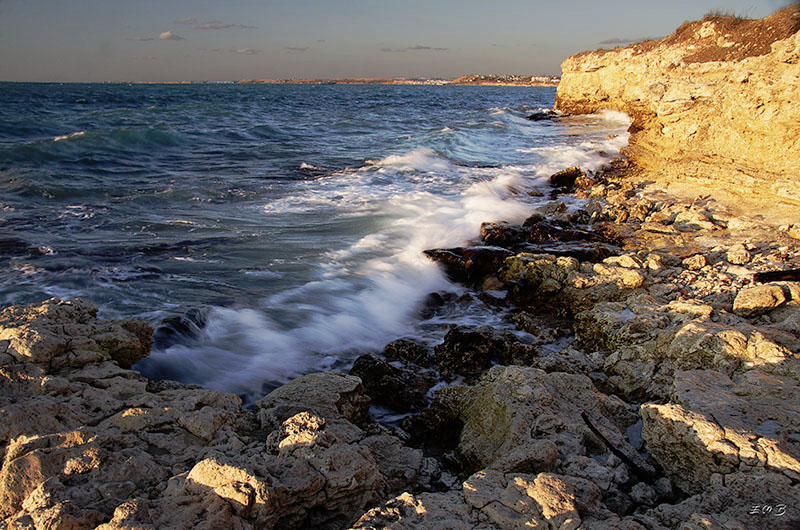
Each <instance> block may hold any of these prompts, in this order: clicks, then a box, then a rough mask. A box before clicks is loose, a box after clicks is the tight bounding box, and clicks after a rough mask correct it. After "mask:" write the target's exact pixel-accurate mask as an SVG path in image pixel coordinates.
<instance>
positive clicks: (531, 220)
mask: <svg viewBox="0 0 800 530" xmlns="http://www.w3.org/2000/svg"><path fill="white" fill-rule="evenodd" d="M544 220H545V216H544V215H542V214H540V213H535V214H533V215H531V216H530V217H528V218H527V219H525V221H523V222H522V226H523V227H527V226H533V225H535V224H536V223H540V222H542V221H544Z"/></svg>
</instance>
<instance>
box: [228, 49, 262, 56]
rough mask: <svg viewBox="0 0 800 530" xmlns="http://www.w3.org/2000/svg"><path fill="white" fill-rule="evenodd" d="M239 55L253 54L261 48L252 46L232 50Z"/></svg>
mask: <svg viewBox="0 0 800 530" xmlns="http://www.w3.org/2000/svg"><path fill="white" fill-rule="evenodd" d="M234 51H235V52H236V53H238V54H239V55H255V54H257V53H261V50H254V49H252V48H239V49H238V50H234Z"/></svg>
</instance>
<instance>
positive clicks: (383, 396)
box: [350, 354, 434, 412]
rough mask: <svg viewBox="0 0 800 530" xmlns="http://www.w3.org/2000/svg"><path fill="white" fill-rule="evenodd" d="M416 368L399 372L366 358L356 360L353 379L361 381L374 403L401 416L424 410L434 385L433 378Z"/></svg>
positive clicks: (379, 360) (406, 368) (398, 369)
mask: <svg viewBox="0 0 800 530" xmlns="http://www.w3.org/2000/svg"><path fill="white" fill-rule="evenodd" d="M416 368H417V369H415V368H414V367H413V366H404V367H403V368H397V367H396V366H392V365H391V364H389V363H388V362H386V361H383V360H381V359H379V358H377V357H375V356H374V355H370V354H366V355H362V356H360V357H359V358H358V359H356V361H355V362H354V363H353V367H352V368H351V369H350V375H355V376H356V377H359V378H360V379H361V381H362V383H363V385H364V393H365V394H367V395H368V396H369V397H370V398H371V399H372V402H373V403H375V404H378V405H382V406H384V407H387V408H389V409H392V410H396V411H398V412H411V411H416V410H420V409H422V408H424V407H425V405H426V403H427V400H426V399H425V393H426V392H427V391H428V389H429V388H430V387H432V386H433V383H434V381H433V378H432V377H426V376H425V375H424V374H423V373H421V372H420V371H419V367H416Z"/></svg>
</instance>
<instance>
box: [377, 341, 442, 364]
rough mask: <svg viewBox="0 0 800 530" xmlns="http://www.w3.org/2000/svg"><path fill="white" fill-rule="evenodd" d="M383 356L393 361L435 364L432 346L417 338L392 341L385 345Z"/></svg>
mask: <svg viewBox="0 0 800 530" xmlns="http://www.w3.org/2000/svg"><path fill="white" fill-rule="evenodd" d="M383 356H384V357H385V358H387V359H389V360H392V361H394V360H396V361H403V362H406V363H414V364H418V365H420V366H425V367H428V366H431V365H432V364H433V355H431V351H430V348H428V347H427V346H426V345H425V344H424V343H422V342H420V341H418V340H415V339H405V338H404V339H397V340H395V341H392V342H390V343H389V344H387V345H386V346H385V347H384V349H383Z"/></svg>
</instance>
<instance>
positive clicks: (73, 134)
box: [53, 131, 86, 142]
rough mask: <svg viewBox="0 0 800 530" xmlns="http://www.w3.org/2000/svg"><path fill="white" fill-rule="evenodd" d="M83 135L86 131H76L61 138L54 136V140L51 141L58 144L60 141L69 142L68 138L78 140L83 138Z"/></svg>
mask: <svg viewBox="0 0 800 530" xmlns="http://www.w3.org/2000/svg"><path fill="white" fill-rule="evenodd" d="M84 134H86V131H78V132H74V133H69V134H65V135H63V136H56V137H55V138H53V141H54V142H60V141H62V140H69V139H70V138H78V137H80V136H83V135H84Z"/></svg>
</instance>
